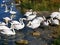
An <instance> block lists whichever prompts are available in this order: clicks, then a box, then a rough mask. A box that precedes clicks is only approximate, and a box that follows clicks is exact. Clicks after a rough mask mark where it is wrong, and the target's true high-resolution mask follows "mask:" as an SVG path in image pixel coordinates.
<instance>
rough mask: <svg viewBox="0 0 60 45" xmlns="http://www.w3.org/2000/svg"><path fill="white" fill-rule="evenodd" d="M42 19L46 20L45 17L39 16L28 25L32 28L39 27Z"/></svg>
mask: <svg viewBox="0 0 60 45" xmlns="http://www.w3.org/2000/svg"><path fill="white" fill-rule="evenodd" d="M42 21H44V19H43V17H37V18H35V19H34V20H33V21H29V22H28V24H27V27H29V28H32V29H35V28H38V27H39V26H40V23H41V22H42Z"/></svg>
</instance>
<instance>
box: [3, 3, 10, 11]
mask: <svg viewBox="0 0 60 45" xmlns="http://www.w3.org/2000/svg"><path fill="white" fill-rule="evenodd" d="M8 11H9V10H8V7H7V5H6V4H5V11H4V12H8Z"/></svg>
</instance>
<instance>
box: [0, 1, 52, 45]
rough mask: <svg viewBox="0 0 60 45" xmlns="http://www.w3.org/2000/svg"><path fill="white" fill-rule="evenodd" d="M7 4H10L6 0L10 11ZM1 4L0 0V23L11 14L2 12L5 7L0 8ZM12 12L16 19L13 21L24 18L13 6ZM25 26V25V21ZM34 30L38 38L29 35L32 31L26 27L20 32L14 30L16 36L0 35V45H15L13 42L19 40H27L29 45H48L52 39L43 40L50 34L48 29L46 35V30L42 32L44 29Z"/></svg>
mask: <svg viewBox="0 0 60 45" xmlns="http://www.w3.org/2000/svg"><path fill="white" fill-rule="evenodd" d="M9 2H11V0H8V1H7V0H6V3H7V5H8V8H9V9H10V7H11V5H9V4H8V3H9ZM1 3H2V0H0V21H3V18H4V17H10V16H11V14H10V13H9V12H7V13H5V12H4V10H5V7H1ZM13 10H14V11H16V12H17V14H16V17H15V18H13V20H18V19H19V18H22V17H24V16H23V15H22V14H21V13H20V10H19V11H18V10H17V9H16V7H15V5H14V7H13ZM25 25H26V21H25ZM36 30H38V31H40V32H41V36H40V37H39V38H35V37H33V36H32V35H31V34H30V33H31V32H33V30H32V29H30V28H28V27H26V26H25V28H24V29H22V30H19V31H16V30H15V31H16V35H15V36H7V35H3V34H0V45H17V44H16V43H15V41H17V40H20V39H25V40H28V41H29V45H45V44H50V42H51V40H52V38H50V39H49V40H48V39H45V38H47V37H48V36H47V35H48V34H50V33H51V32H50V31H49V30H48V29H46V30H47V33H46V30H44V29H40V28H38V29H36ZM48 42H49V43H48Z"/></svg>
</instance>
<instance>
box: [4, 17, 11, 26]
mask: <svg viewBox="0 0 60 45" xmlns="http://www.w3.org/2000/svg"><path fill="white" fill-rule="evenodd" d="M3 19H4V20H5V22H6V25H8V22H9V21H10V20H11V19H10V18H9V17H4V18H3Z"/></svg>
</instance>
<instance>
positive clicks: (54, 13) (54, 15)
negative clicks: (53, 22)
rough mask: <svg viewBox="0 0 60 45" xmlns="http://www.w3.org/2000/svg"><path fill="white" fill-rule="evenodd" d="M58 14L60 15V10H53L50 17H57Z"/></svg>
mask: <svg viewBox="0 0 60 45" xmlns="http://www.w3.org/2000/svg"><path fill="white" fill-rule="evenodd" d="M57 15H59V12H53V13H52V14H51V15H50V17H51V18H55V17H56V16H57Z"/></svg>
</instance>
